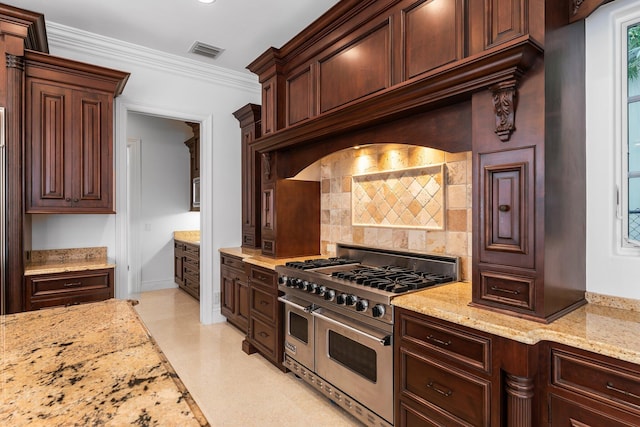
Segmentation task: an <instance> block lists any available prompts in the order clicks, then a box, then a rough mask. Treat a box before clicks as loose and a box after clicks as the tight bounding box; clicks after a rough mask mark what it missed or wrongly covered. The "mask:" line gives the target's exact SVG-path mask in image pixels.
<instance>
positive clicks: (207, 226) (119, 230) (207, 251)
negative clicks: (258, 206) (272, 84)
mask: <svg viewBox="0 0 640 427" xmlns="http://www.w3.org/2000/svg"><path fill="white" fill-rule="evenodd" d="M115 110H116V141H115V156H114V157H115V170H116V207H117V209H116V221H115V228H116V239H115V240H116V242H115V247H116V250H115V258H116V286H115V288H116V289H115V294H116V298H129V295H130V294H129V289H128V288H129V283H128V282H129V277H128V276H129V274H128V271H127V268H126V267H125V266H126V265H127V260H128V257H129V253H128V251H129V238H130V236H129V230H128V226H127V221H128V217H129V206H128V204H127V199H128V190H129V189H128V188H127V179H126V177H127V116H128V114H129V113H140V114H145V115H150V116H156V117H161V118H166V119H170V120H181V121H189V122H199V123H200V258H201V259H210V260H212V259H213V256H214V251H213V241H214V240H215V236H214V235H213V191H212V189H213V175H214V174H213V172H214V171H213V115H208V116H203V115H199V114H194V113H190V112H185V111H179V110H167V109H162V108H156V107H150V106H148V105H140V104H133V103H127V102H125V101H123V100H122V99H121V98H116V105H115ZM213 270H214V268H213V262H201V263H200V322H201V323H203V324H210V323H213V322H214V321H220V315H215V314H214V313H213V309H214V306H216V305H218V306H219V302H218V304H214V289H213V284H214V280H213Z"/></svg>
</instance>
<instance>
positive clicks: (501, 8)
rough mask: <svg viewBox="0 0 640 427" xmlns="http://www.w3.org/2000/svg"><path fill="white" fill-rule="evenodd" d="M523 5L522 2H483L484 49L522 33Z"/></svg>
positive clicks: (506, 0) (523, 28) (523, 20)
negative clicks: (485, 38) (484, 14)
mask: <svg viewBox="0 0 640 427" xmlns="http://www.w3.org/2000/svg"><path fill="white" fill-rule="evenodd" d="M525 3H526V2H525V1H524V0H485V13H486V17H485V18H486V19H485V22H486V26H487V27H486V30H485V31H486V37H487V40H486V43H485V49H488V48H490V47H492V46H495V45H497V44H500V43H504V42H506V41H508V40H511V39H514V38H516V37H518V36H520V35H522V34H523V33H524V30H525V22H526V21H525V12H526V8H525V5H524V4H525Z"/></svg>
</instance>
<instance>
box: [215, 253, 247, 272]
mask: <svg viewBox="0 0 640 427" xmlns="http://www.w3.org/2000/svg"><path fill="white" fill-rule="evenodd" d="M220 263H221V264H222V265H224V266H227V267H230V268H233V269H236V270H239V271H242V272H244V262H242V260H241V259H240V258H235V257H231V256H227V255H222V256H221V257H220Z"/></svg>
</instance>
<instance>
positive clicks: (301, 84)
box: [287, 67, 313, 126]
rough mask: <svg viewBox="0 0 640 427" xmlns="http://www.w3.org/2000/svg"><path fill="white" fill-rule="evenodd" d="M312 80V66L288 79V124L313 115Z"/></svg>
mask: <svg viewBox="0 0 640 427" xmlns="http://www.w3.org/2000/svg"><path fill="white" fill-rule="evenodd" d="M312 81H313V79H312V74H311V68H310V67H308V68H306V69H305V70H304V71H302V72H301V73H299V74H297V75H295V76H293V77H291V78H290V79H288V80H287V126H289V125H293V124H296V123H298V122H300V121H302V120H306V119H308V118H310V117H311V116H312V115H313V92H312Z"/></svg>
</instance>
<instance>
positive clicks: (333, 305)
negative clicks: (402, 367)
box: [276, 244, 459, 426]
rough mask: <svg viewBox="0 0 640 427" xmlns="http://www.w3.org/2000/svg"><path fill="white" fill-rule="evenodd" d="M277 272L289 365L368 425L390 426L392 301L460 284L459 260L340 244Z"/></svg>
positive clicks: (391, 413) (391, 407)
mask: <svg viewBox="0 0 640 427" xmlns="http://www.w3.org/2000/svg"><path fill="white" fill-rule="evenodd" d="M276 271H277V272H278V275H279V279H278V280H279V285H278V287H279V289H280V290H281V291H282V292H284V295H283V296H282V297H280V298H279V300H280V301H282V302H283V303H284V304H285V319H286V321H285V324H286V331H285V344H284V346H285V348H284V351H285V360H284V365H285V366H286V367H287V368H289V369H290V370H292V371H293V372H294V373H295V374H296V375H298V376H299V377H300V378H302V379H304V380H305V381H306V382H307V383H309V384H311V385H312V386H314V387H315V388H316V389H318V390H319V391H321V392H322V393H324V394H325V395H326V396H327V397H328V398H329V399H331V400H332V401H334V402H335V403H336V404H338V405H340V406H341V407H343V408H344V409H346V410H347V411H348V412H350V413H351V414H352V415H354V416H355V417H357V418H358V419H359V420H360V421H362V422H363V423H365V424H367V425H371V426H391V425H393V346H392V334H393V310H392V307H391V300H392V299H393V298H394V297H395V296H397V295H401V294H406V293H407V292H415V291H418V290H422V289H425V288H428V287H430V286H437V285H439V284H442V283H449V282H453V281H457V280H458V278H459V260H458V258H456V257H448V256H437V255H427V254H421V253H412V252H401V251H395V250H387V249H379V248H367V247H362V246H356V245H346V244H339V245H338V246H337V248H336V257H335V258H327V259H315V260H307V261H301V262H289V263H286V264H285V265H280V266H277V267H276Z"/></svg>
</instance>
